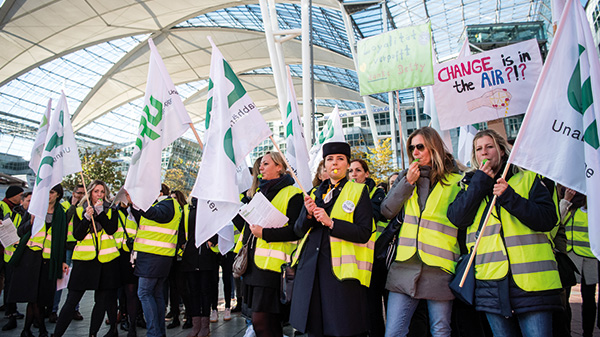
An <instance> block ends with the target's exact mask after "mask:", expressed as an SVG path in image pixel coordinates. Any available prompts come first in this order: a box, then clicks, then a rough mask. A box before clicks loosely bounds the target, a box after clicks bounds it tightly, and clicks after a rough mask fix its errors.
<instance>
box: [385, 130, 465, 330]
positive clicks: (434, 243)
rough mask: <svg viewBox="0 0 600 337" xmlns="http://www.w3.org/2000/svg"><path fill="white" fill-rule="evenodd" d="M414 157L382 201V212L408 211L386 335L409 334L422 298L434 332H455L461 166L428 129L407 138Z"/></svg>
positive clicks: (393, 271) (393, 270)
mask: <svg viewBox="0 0 600 337" xmlns="http://www.w3.org/2000/svg"><path fill="white" fill-rule="evenodd" d="M407 150H408V151H407V153H408V156H409V159H410V161H411V164H410V166H409V167H408V169H407V170H405V171H403V172H401V173H400V175H399V176H398V178H397V181H396V182H395V184H394V185H393V186H392V187H391V189H390V192H389V193H388V195H387V197H386V198H385V199H384V200H383V202H382V203H381V214H382V215H383V216H385V217H386V218H388V219H392V218H393V217H395V216H396V215H398V214H399V213H400V214H402V213H401V212H403V214H404V223H403V224H402V227H401V229H400V233H399V238H398V249H397V254H396V259H395V261H394V262H393V263H392V265H391V267H390V270H389V273H388V277H387V283H386V289H388V290H389V291H390V293H389V297H388V311H387V323H386V333H385V335H386V336H406V334H407V333H408V327H409V325H410V321H411V318H412V315H413V313H414V311H415V310H416V308H417V305H418V304H419V301H420V300H426V301H427V307H428V311H429V323H430V324H429V325H430V331H431V334H432V335H433V336H434V337H435V336H450V331H451V328H450V318H451V314H452V301H453V299H454V295H453V294H452V291H451V290H450V288H449V286H448V284H449V283H450V281H451V279H452V277H453V275H454V270H455V267H456V261H457V260H458V257H459V254H460V250H459V246H458V242H457V234H458V229H457V228H456V226H454V225H453V224H452V223H451V222H450V221H449V220H448V218H447V217H446V211H447V209H448V205H449V204H450V202H452V200H454V197H455V196H456V194H458V192H459V191H460V188H459V187H458V182H459V181H460V179H461V175H460V174H459V167H458V165H457V163H456V162H455V161H454V158H453V157H452V155H451V154H450V153H449V152H448V151H447V150H446V149H445V147H444V143H443V141H442V139H441V138H440V136H439V135H438V133H437V132H436V131H435V130H434V129H432V128H430V127H424V128H421V129H418V130H416V131H414V132H413V133H412V134H411V135H410V137H408V141H407Z"/></svg>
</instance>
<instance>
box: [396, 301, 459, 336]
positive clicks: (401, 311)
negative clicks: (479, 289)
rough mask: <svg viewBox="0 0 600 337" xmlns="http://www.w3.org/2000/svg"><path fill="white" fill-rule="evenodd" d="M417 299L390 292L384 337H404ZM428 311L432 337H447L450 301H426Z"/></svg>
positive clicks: (450, 310) (449, 330)
mask: <svg viewBox="0 0 600 337" xmlns="http://www.w3.org/2000/svg"><path fill="white" fill-rule="evenodd" d="M419 301H420V300H419V299H416V298H412V297H410V296H408V295H405V294H400V293H395V292H390V294H389V297H388V306H387V324H386V326H385V336H386V337H396V336H406V335H407V334H408V327H409V326H410V320H411V318H412V315H413V313H414V312H415V309H416V308H417V305H418V304H419ZM427 310H428V311H429V329H430V331H431V335H432V336H433V337H438V336H444V337H449V336H450V332H451V328H450V318H451V316H452V301H434V300H427Z"/></svg>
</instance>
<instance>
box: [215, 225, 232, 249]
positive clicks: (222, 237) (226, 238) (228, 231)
mask: <svg viewBox="0 0 600 337" xmlns="http://www.w3.org/2000/svg"><path fill="white" fill-rule="evenodd" d="M218 234H219V252H220V253H221V255H225V254H227V253H229V251H230V250H231V249H233V247H234V246H235V233H234V228H233V222H231V221H229V223H228V224H227V225H225V227H223V228H221V230H220V231H219V233H218Z"/></svg>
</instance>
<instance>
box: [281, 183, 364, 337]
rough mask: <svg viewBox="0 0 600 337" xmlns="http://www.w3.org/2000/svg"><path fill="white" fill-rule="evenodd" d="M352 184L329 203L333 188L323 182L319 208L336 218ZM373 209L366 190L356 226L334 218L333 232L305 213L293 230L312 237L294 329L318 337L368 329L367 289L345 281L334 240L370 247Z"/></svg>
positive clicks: (303, 261) (296, 296) (297, 286)
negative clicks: (335, 265)
mask: <svg viewBox="0 0 600 337" xmlns="http://www.w3.org/2000/svg"><path fill="white" fill-rule="evenodd" d="M346 182H347V180H346V179H343V180H342V181H341V182H340V184H339V186H338V187H336V189H335V190H334V192H333V198H332V200H331V201H330V202H329V203H327V204H325V203H324V201H323V194H324V193H325V192H326V191H327V189H328V187H329V180H326V181H324V182H323V183H322V184H321V185H320V186H319V188H318V189H317V191H316V192H315V196H316V200H315V202H316V204H317V206H318V207H323V208H324V209H325V210H326V211H327V213H328V214H331V210H332V209H333V205H334V204H335V202H336V200H337V199H338V197H339V195H340V191H341V189H342V188H343V187H344V185H345V184H346ZM372 226H373V209H372V206H371V202H370V200H369V194H368V191H367V189H366V188H365V189H363V192H362V195H361V196H360V200H359V202H358V204H357V205H356V207H355V210H354V220H353V221H352V222H347V221H342V220H339V219H335V221H334V226H333V229H331V230H330V229H329V228H327V227H325V226H323V225H322V224H320V223H319V222H317V221H316V220H315V219H314V218H311V219H308V218H307V213H306V208H305V207H302V212H301V213H300V216H299V218H298V221H296V225H295V226H294V228H295V230H296V234H297V235H299V236H304V235H305V234H306V233H307V232H308V230H309V229H310V228H312V230H311V232H310V234H309V235H308V237H307V238H306V241H305V242H304V247H303V248H302V252H300V259H299V263H298V268H297V271H296V279H295V281H294V291H293V295H292V303H291V305H292V307H291V312H290V323H291V324H292V326H294V328H296V329H298V330H300V331H303V332H310V333H313V334H316V335H320V334H325V335H331V336H350V335H357V334H361V333H364V332H366V331H367V330H368V313H367V310H368V304H367V287H364V286H362V285H361V284H360V282H359V281H358V280H344V281H340V280H338V279H337V277H336V276H335V275H334V273H333V269H332V265H331V247H330V236H334V237H337V238H340V239H343V240H346V241H350V242H356V243H366V242H367V241H369V238H370V237H371V234H372V230H373V228H372Z"/></svg>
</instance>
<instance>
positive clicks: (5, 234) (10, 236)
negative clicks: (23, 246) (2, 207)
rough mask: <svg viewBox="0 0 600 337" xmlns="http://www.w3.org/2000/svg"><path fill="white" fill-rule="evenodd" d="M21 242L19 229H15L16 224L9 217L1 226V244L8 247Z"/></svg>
mask: <svg viewBox="0 0 600 337" xmlns="http://www.w3.org/2000/svg"><path fill="white" fill-rule="evenodd" d="M19 240H21V238H19V236H18V235H17V227H15V224H14V223H13V222H12V220H11V219H10V217H9V216H8V215H7V216H6V217H5V218H4V220H2V224H1V225H0V242H1V243H2V246H4V247H8V246H10V245H14V244H15V243H19Z"/></svg>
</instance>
